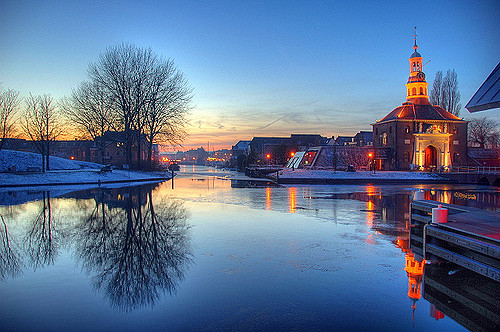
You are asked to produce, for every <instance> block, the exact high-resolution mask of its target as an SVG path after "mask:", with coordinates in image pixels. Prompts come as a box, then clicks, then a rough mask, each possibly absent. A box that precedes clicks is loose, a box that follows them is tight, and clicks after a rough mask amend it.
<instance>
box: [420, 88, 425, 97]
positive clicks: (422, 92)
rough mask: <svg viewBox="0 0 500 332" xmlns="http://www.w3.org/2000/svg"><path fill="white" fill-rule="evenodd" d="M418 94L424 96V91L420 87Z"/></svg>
mask: <svg viewBox="0 0 500 332" xmlns="http://www.w3.org/2000/svg"><path fill="white" fill-rule="evenodd" d="M420 94H421V95H423V94H424V89H423V88H422V87H420Z"/></svg>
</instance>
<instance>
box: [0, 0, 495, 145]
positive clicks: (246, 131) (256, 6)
mask: <svg viewBox="0 0 500 332" xmlns="http://www.w3.org/2000/svg"><path fill="white" fill-rule="evenodd" d="M499 9H500V5H499V4H498V1H420V2H415V1H413V2H410V1H374V2H369V1H350V2H349V1H90V0H89V1H5V0H2V1H0V82H2V86H3V87H4V88H13V89H16V90H19V91H21V93H22V94H23V95H27V94H28V93H29V92H32V93H34V94H42V93H49V94H51V95H52V96H54V97H56V98H59V97H62V96H65V95H69V94H70V92H71V89H72V88H75V87H77V85H78V84H79V83H80V82H82V81H83V80H85V79H86V75H87V74H86V70H87V67H88V64H89V63H91V62H95V61H97V60H98V57H99V54H100V53H102V52H104V51H105V50H106V48H107V47H110V46H114V45H116V44H118V43H121V42H126V43H132V44H135V45H136V46H139V47H151V48H152V49H153V51H154V52H156V53H157V54H159V55H161V56H163V57H166V58H172V59H173V60H174V61H175V63H176V64H177V66H178V68H179V69H180V70H181V71H183V72H184V74H185V75H186V77H187V78H188V80H189V82H190V84H191V85H192V87H193V88H194V102H193V105H194V109H193V111H192V113H191V116H190V118H191V121H190V125H189V126H188V128H187V129H188V132H189V133H190V137H189V139H188V140H187V141H186V142H185V147H186V148H190V147H192V146H200V145H205V146H206V145H207V142H210V144H211V145H215V146H216V147H229V146H230V145H232V144H235V143H236V142H237V140H239V139H251V138H252V137H253V136H254V135H255V136H288V135H290V133H311V134H313V133H314V134H316V133H319V134H322V135H324V136H332V135H339V134H341V135H349V134H354V133H356V132H357V131H359V130H370V129H371V126H370V124H371V123H373V122H375V121H376V120H378V119H380V118H382V117H383V116H385V115H386V114H387V113H389V112H390V111H391V110H392V109H393V108H395V107H397V106H399V105H400V104H401V103H402V102H404V100H405V86H404V84H405V83H406V79H407V77H408V57H409V56H410V55H411V53H412V52H413V50H412V45H413V37H412V35H413V27H414V26H415V25H416V26H418V35H419V36H418V44H419V52H420V53H421V54H422V56H423V57H424V63H425V62H427V61H429V60H431V62H430V63H428V64H427V65H426V66H425V67H424V72H425V73H426V75H427V81H428V82H429V84H432V81H433V79H434V76H435V73H436V71H438V70H442V71H444V72H446V70H447V69H455V70H456V72H457V74H458V80H459V88H460V91H461V94H462V100H461V102H462V104H463V105H465V104H466V103H467V101H468V100H469V99H470V97H471V96H472V94H473V93H474V92H475V91H476V89H477V88H478V87H479V85H480V84H481V83H482V82H483V81H484V79H485V78H486V77H487V76H488V74H489V73H490V72H491V71H492V70H493V68H494V67H495V65H496V64H497V63H498V61H499V60H500V58H499V55H500V42H499V39H498V31H500V20H498V13H499V12H500V10H499ZM498 113H499V112H498V110H491V111H486V112H480V113H479V114H478V115H476V116H488V117H491V118H494V119H496V120H497V121H499V120H500V117H499V114H498ZM461 116H463V117H464V118H466V119H467V118H471V117H472V116H471V115H470V114H469V113H468V112H467V110H465V109H464V110H462V113H461Z"/></svg>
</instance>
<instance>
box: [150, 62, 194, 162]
mask: <svg viewBox="0 0 500 332" xmlns="http://www.w3.org/2000/svg"><path fill="white" fill-rule="evenodd" d="M155 77H156V79H155V80H154V81H155V84H154V85H153V87H154V88H153V89H151V90H150V91H151V97H150V98H149V101H148V103H147V104H146V106H145V108H144V118H145V128H144V129H145V134H146V140H147V143H148V164H149V168H151V161H152V157H153V146H154V144H155V143H158V142H168V143H170V144H172V145H177V144H180V143H181V142H182V140H183V139H184V138H185V137H186V132H185V130H184V125H185V123H186V122H187V119H186V115H187V113H188V111H189V103H190V102H191V99H192V94H191V92H192V89H191V88H190V87H189V86H188V83H187V80H186V79H185V78H184V76H183V74H182V73H180V72H179V71H178V70H177V69H176V68H175V66H174V64H173V61H172V60H167V61H166V62H165V63H164V64H163V65H162V66H160V67H159V68H158V70H157V71H156V75H155Z"/></svg>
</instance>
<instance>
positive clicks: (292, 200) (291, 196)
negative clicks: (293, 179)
mask: <svg viewBox="0 0 500 332" xmlns="http://www.w3.org/2000/svg"><path fill="white" fill-rule="evenodd" d="M296 195H297V189H296V188H295V187H291V188H289V189H288V202H289V204H290V213H295V205H296Z"/></svg>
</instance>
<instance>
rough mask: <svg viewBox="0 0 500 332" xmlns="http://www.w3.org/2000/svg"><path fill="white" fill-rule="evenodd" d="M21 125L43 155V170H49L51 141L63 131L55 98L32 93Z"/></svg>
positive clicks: (27, 100)
mask: <svg viewBox="0 0 500 332" xmlns="http://www.w3.org/2000/svg"><path fill="white" fill-rule="evenodd" d="M21 126H22V128H23V129H24V132H25V133H26V135H28V137H29V138H31V140H32V141H33V143H34V144H35V146H36V148H37V150H38V152H40V154H41V155H42V171H43V172H45V170H46V169H47V170H49V169H50V164H49V155H50V143H51V142H52V141H54V140H55V139H56V138H57V137H58V136H59V135H60V134H61V132H62V129H61V124H60V123H59V120H58V114H57V112H56V106H55V103H54V100H53V98H52V97H51V96H49V95H42V96H33V95H32V94H31V93H30V95H29V97H28V98H27V99H26V109H25V112H24V114H23V117H22V121H21Z"/></svg>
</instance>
